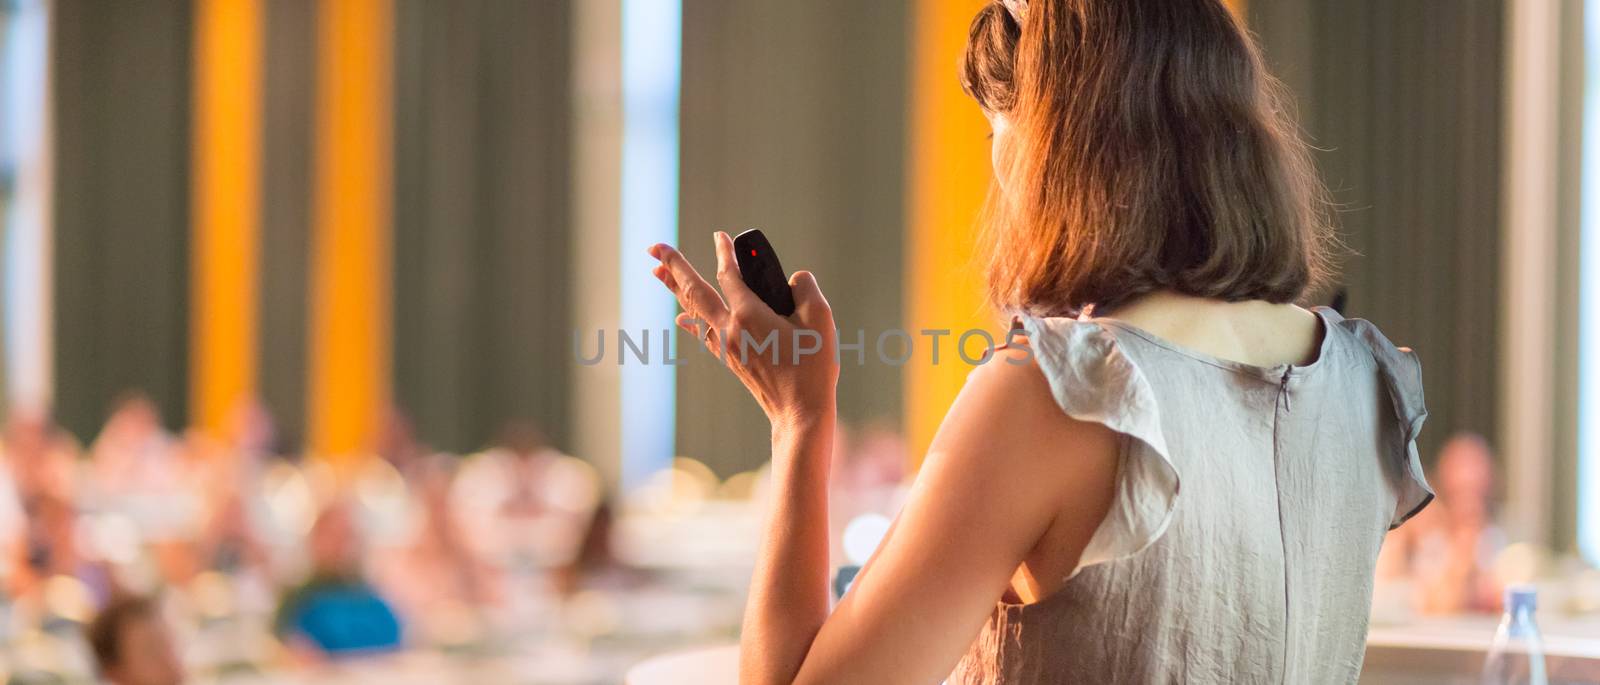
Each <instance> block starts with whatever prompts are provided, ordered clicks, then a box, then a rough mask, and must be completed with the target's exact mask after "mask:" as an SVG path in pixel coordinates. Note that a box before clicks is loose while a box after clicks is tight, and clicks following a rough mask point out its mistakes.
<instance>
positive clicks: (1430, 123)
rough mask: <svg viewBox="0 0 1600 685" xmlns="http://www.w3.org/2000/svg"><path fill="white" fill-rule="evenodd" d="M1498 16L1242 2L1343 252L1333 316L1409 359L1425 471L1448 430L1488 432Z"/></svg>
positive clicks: (1374, 3)
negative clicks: (1341, 313) (1313, 168)
mask: <svg viewBox="0 0 1600 685" xmlns="http://www.w3.org/2000/svg"><path fill="white" fill-rule="evenodd" d="M1503 11H1504V10H1503V3H1501V2H1496V1H1494V0H1341V1H1339V2H1331V1H1327V0H1271V1H1270V2H1252V3H1250V26H1251V28H1252V29H1253V30H1254V31H1255V32H1256V33H1257V34H1258V35H1259V36H1260V39H1261V41H1262V43H1263V46H1264V50H1265V53H1266V57H1267V61H1268V63H1269V65H1270V67H1271V68H1272V69H1273V70H1274V71H1275V72H1276V73H1277V74H1278V75H1279V76H1280V77H1281V78H1283V79H1284V81H1285V82H1286V83H1287V84H1288V86H1289V87H1290V88H1291V89H1292V90H1293V92H1294V93H1295V95H1296V97H1297V100H1298V109H1299V118H1300V121H1301V123H1302V125H1303V126H1304V128H1305V129H1306V130H1307V131H1308V132H1309V133H1310V136H1311V139H1312V141H1313V143H1314V144H1315V145H1316V146H1317V147H1318V148H1321V151H1319V152H1318V153H1317V161H1318V163H1319V165H1320V167H1321V170H1322V172H1323V178H1324V180H1326V181H1327V183H1328V185H1329V187H1330V188H1331V189H1332V191H1333V196H1334V199H1335V200H1336V202H1337V203H1338V205H1339V211H1338V223H1339V225H1340V227H1341V228H1342V229H1343V236H1344V239H1345V241H1346V242H1347V244H1348V245H1349V247H1350V248H1352V249H1353V250H1354V252H1355V254H1354V255H1351V256H1349V257H1347V258H1346V260H1345V261H1344V269H1343V273H1342V278H1341V282H1342V284H1343V285H1344V286H1346V287H1347V288H1348V289H1349V302H1348V306H1347V309H1346V314H1347V315H1350V316H1359V317H1363V318H1367V319H1371V320H1372V321H1373V322H1375V323H1377V324H1378V325H1379V326H1380V327H1381V328H1382V329H1383V330H1384V332H1385V333H1386V334H1387V335H1388V336H1389V338H1390V339H1391V340H1393V341H1394V342H1395V343H1396V344H1399V345H1408V346H1411V347H1413V348H1415V349H1416V350H1417V353H1418V355H1419V356H1420V357H1421V360H1422V368H1423V379H1424V383H1425V385H1426V387H1427V391H1428V410H1429V419H1428V423H1427V427H1426V429H1425V430H1424V431H1423V435H1422V438H1421V440H1420V447H1421V450H1422V452H1423V454H1424V460H1425V461H1427V462H1428V463H1430V464H1431V463H1432V459H1433V457H1434V454H1435V453H1436V451H1437V449H1438V447H1439V445H1440V444H1442V443H1443V442H1444V440H1445V439H1447V438H1448V437H1449V436H1450V435H1451V434H1452V433H1454V432H1456V431H1472V432H1475V433H1480V434H1482V435H1484V436H1487V437H1488V438H1489V440H1490V442H1491V444H1493V441H1494V438H1495V420H1496V417H1495V401H1496V398H1495V390H1496V388H1495V386H1496V367H1495V359H1496V351H1495V341H1496V335H1497V321H1498V313H1497V308H1498V306H1499V305H1498V298H1497V285H1496V283H1497V273H1498V267H1499V264H1498V257H1497V252H1498V248H1499V241H1500V226H1499V199H1500V154H1499V150H1500V112H1501V102H1500V100H1501V91H1502V84H1501V81H1502V77H1501V72H1502V66H1501V52H1502V49H1501V32H1502V26H1501V24H1502V20H1501V15H1502V12H1503Z"/></svg>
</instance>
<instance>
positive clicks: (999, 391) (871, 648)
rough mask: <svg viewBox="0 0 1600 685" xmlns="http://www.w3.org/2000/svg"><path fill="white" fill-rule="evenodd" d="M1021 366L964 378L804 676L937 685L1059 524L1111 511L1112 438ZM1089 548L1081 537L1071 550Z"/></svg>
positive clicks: (998, 363) (994, 366)
mask: <svg viewBox="0 0 1600 685" xmlns="http://www.w3.org/2000/svg"><path fill="white" fill-rule="evenodd" d="M1020 359H1021V355H1020V354H1018V355H1016V356H1012V355H1011V354H1008V353H1004V352H1003V353H1001V355H1000V356H998V357H996V358H995V359H993V360H991V361H990V363H989V364H987V365H985V366H982V367H979V368H978V369H977V370H975V371H973V373H972V374H971V376H970V377H969V378H968V381H967V384H966V386H965V387H964V388H963V389H962V391H961V394H960V396H959V397H958V398H957V399H956V401H955V404H954V405H953V406H952V407H951V409H950V412H949V414H948V415H947V416H946V417H945V421H944V423H943V424H942V425H941V426H940V428H939V432H938V434H937V435H936V436H935V437H934V440H933V444H932V446H931V447H930V448H929V452H928V456H927V459H926V460H925V461H924V463H923V466H922V470H921V472H920V474H919V475H918V476H917V480H916V484H915V485H914V486H913V488H912V491H911V496H910V498H909V500H908V501H907V503H906V505H905V508H904V509H903V510H902V511H901V512H900V515H899V516H898V517H897V519H896V521H895V524H894V527H893V528H892V529H891V531H890V533H889V535H888V536H887V537H886V538H885V540H884V541H883V543H882V545H881V546H880V547H879V549H878V551H877V553H876V554H875V555H874V556H873V558H872V560H871V561H870V562H869V563H868V564H867V567H866V569H864V570H863V571H862V573H861V575H860V576H859V577H858V578H857V580H856V582H855V585H854V587H853V588H852V589H851V590H850V592H849V593H848V594H847V595H846V596H845V598H844V600H843V601H841V602H840V604H839V606H838V607H837V609H836V610H835V611H834V613H833V614H832V615H831V616H829V618H828V620H827V622H826V623H825V624H824V625H823V627H822V630H821V632H819V633H818V635H817V638H816V641H815V642H813V643H812V647H811V650H810V651H809V653H808V654H807V656H806V659H805V663H804V664H803V665H802V667H801V670H800V674H799V676H798V677H797V679H796V680H797V682H803V683H813V682H827V683H837V682H873V683H891V682H908V683H926V682H939V681H940V680H942V679H943V678H944V677H945V676H947V675H948V674H949V672H950V670H951V668H953V667H954V665H955V663H956V661H958V660H959V659H960V657H961V655H962V654H963V653H964V652H965V651H966V649H967V647H968V645H969V644H970V643H971V641H972V639H973V637H974V636H975V635H976V634H977V632H978V630H979V629H980V628H981V627H982V626H983V623H984V621H985V620H986V618H987V617H988V616H989V614H990V613H991V612H992V611H993V610H994V606H995V603H996V601H997V600H999V599H1000V597H1001V596H1002V594H1003V593H1004V592H1005V589H1006V586H1007V583H1008V582H1009V580H1010V578H1011V576H1012V574H1013V572H1015V571H1016V569H1017V567H1018V565H1019V564H1021V563H1022V562H1023V560H1024V559H1025V558H1026V557H1027V556H1028V554H1029V552H1030V551H1031V550H1032V549H1033V548H1034V546H1035V545H1036V543H1037V542H1038V541H1039V539H1040V538H1041V537H1042V536H1043V535H1044V534H1045V532H1046V531H1047V530H1049V529H1051V527H1052V525H1054V524H1060V523H1065V524H1067V525H1066V526H1065V528H1067V529H1069V530H1082V531H1089V532H1090V533H1092V531H1093V530H1094V528H1095V526H1096V525H1098V523H1099V521H1092V522H1091V521H1062V520H1061V519H1062V518H1063V517H1067V518H1071V517H1074V516H1080V517H1089V516H1103V515H1104V511H1105V505H1104V503H1105V502H1108V501H1109V499H1110V496H1111V495H1110V493H1111V492H1112V489H1113V480H1114V479H1115V477H1116V459H1117V450H1116V445H1117V439H1116V437H1115V434H1114V433H1112V432H1111V431H1110V430H1109V429H1107V428H1105V427H1104V426H1101V425H1100V424H1095V423H1084V422H1080V421H1076V420H1073V419H1070V418H1068V417H1067V416H1066V415H1065V414H1063V413H1062V412H1061V409H1060V408H1059V407H1058V406H1057V405H1056V403H1055V401H1054V399H1053V398H1052V396H1051V394H1050V388H1049V386H1048V384H1047V383H1046V381H1045V379H1044V376H1043V375H1042V374H1041V373H1040V371H1039V369H1038V367H1037V366H1036V365H1035V364H1034V363H1033V362H1032V361H1028V362H1027V363H1024V364H1016V363H1013V362H1014V361H1016V360H1020ZM1075 502H1082V503H1083V506H1075V505H1074V503H1075ZM1070 537H1082V538H1083V539H1082V540H1072V539H1070ZM1060 540H1062V538H1061V537H1060V536H1052V541H1053V542H1054V541H1060ZM1087 542H1088V534H1087V533H1086V534H1081V535H1075V536H1069V539H1067V540H1066V541H1065V544H1067V545H1069V546H1070V545H1076V548H1077V549H1078V550H1081V549H1082V548H1083V546H1084V545H1085V544H1087Z"/></svg>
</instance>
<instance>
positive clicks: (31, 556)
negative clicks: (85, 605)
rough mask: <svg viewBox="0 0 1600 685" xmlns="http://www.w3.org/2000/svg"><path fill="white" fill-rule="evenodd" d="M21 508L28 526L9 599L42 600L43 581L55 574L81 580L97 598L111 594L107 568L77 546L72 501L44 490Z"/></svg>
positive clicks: (111, 589) (75, 513) (13, 575)
mask: <svg viewBox="0 0 1600 685" xmlns="http://www.w3.org/2000/svg"><path fill="white" fill-rule="evenodd" d="M24 512H25V515H26V516H27V528H26V533H25V537H24V540H23V543H22V545H20V546H19V547H18V548H17V549H16V552H17V553H18V554H19V558H15V562H16V563H15V564H14V565H13V566H12V569H13V573H12V577H11V578H10V581H11V588H10V592H11V598H12V599H14V600H19V601H23V602H40V603H42V602H43V601H44V599H45V597H43V594H44V589H45V585H46V582H47V581H49V580H50V579H51V578H52V577H55V576H66V577H69V578H75V579H77V580H78V581H81V582H82V583H83V586H84V588H85V589H86V590H88V592H89V594H90V595H91V596H92V598H93V599H94V600H96V601H99V600H104V599H106V598H108V597H110V596H111V594H112V591H113V590H114V589H115V588H114V587H113V579H112V577H111V573H110V571H109V569H107V568H106V565H105V563H104V562H102V561H100V560H98V559H94V558H91V556H90V555H87V554H84V553H83V550H81V549H80V548H79V537H78V512H77V510H76V509H75V508H74V507H73V506H72V503H71V502H69V501H67V500H66V499H64V498H62V497H58V496H56V495H54V494H49V493H45V494H41V495H39V496H37V497H34V498H33V499H31V500H29V501H27V502H26V503H24Z"/></svg>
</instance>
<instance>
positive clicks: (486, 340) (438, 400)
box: [394, 0, 581, 451]
mask: <svg viewBox="0 0 1600 685" xmlns="http://www.w3.org/2000/svg"><path fill="white" fill-rule="evenodd" d="M396 11H397V17H396V18H397V35H396V50H395V53H396V75H395V79H396V82H395V107H396V112H395V207H394V209H395V223H394V231H395V235H394V251H395V255H394V259H395V261H394V354H395V356H394V381H395V395H396V400H397V402H398V403H399V406H400V409H401V410H402V411H404V412H406V413H407V414H409V415H410V416H411V418H412V420H413V421H414V422H415V425H416V428H417V432H418V434H419V436H420V437H421V438H422V439H423V440H424V441H425V442H428V443H430V444H432V445H434V446H435V447H438V448H442V449H449V450H456V451H462V450H470V449H477V448H480V447H483V446H484V445H485V444H487V443H488V442H489V441H490V440H492V439H493V438H494V437H495V435H496V433H497V431H498V430H499V428H500V427H501V426H502V424H504V423H506V422H507V421H513V420H515V421H530V422H533V423H534V424H536V425H537V426H539V427H540V428H541V429H543V431H544V432H546V433H547V434H548V435H549V436H550V437H551V439H552V440H553V441H554V442H555V444H556V445H558V446H564V444H565V442H566V436H567V396H568V392H567V377H568V374H569V371H570V367H571V364H572V361H571V356H570V351H569V349H568V345H569V344H570V343H569V342H568V340H569V333H568V332H569V331H570V330H571V326H570V324H569V314H568V310H569V306H568V304H567V302H568V299H569V297H568V290H567V289H568V288H571V287H581V284H580V283H579V281H578V278H577V275H576V274H573V273H571V272H570V270H569V269H568V259H567V255H568V254H569V249H568V241H569V240H572V239H574V236H571V235H570V229H569V207H568V205H569V198H568V194H569V187H568V176H569V169H570V159H569V158H570V155H571V153H570V151H569V148H568V146H569V143H568V136H567V131H568V127H569V123H568V122H569V116H570V109H571V107H570V102H571V96H570V93H569V91H570V88H569V85H570V84H569V81H570V76H569V71H570V68H569V64H570V56H569V55H570V48H571V45H570V41H571V36H570V23H571V13H572V8H571V5H570V4H569V3H568V2H565V1H556V0H552V1H549V2H496V1H491V0H465V1H462V2H449V3H443V2H426V1H424V0H399V2H398V3H397V5H396Z"/></svg>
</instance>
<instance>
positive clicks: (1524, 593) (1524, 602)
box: [1506, 585, 1539, 613]
mask: <svg viewBox="0 0 1600 685" xmlns="http://www.w3.org/2000/svg"><path fill="white" fill-rule="evenodd" d="M1538 607H1539V593H1538V592H1537V591H1535V590H1534V588H1533V586H1532V585H1508V586H1506V611H1508V612H1511V613H1516V612H1517V611H1520V610H1523V609H1526V610H1528V612H1529V613H1532V612H1533V610H1534V609H1537V608H1538Z"/></svg>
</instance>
